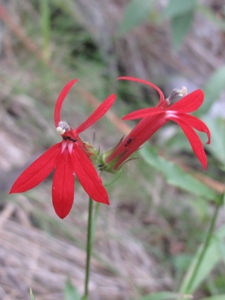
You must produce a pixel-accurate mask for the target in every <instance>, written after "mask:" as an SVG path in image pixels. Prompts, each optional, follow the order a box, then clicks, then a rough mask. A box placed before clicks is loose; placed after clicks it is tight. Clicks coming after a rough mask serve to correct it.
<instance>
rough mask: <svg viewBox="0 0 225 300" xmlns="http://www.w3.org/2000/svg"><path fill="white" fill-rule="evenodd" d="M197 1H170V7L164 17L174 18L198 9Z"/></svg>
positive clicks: (166, 9) (165, 11)
mask: <svg viewBox="0 0 225 300" xmlns="http://www.w3.org/2000/svg"><path fill="white" fill-rule="evenodd" d="M196 4H197V1H196V0H188V1H180V0H170V2H169V4H168V6H167V7H166V8H165V10H164V12H163V15H164V17H167V18H174V17H178V16H180V15H184V14H186V13H188V12H190V11H193V10H194V9H195V8H196Z"/></svg>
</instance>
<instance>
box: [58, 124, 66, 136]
mask: <svg viewBox="0 0 225 300" xmlns="http://www.w3.org/2000/svg"><path fill="white" fill-rule="evenodd" d="M56 131H57V132H58V133H59V134H63V133H65V131H66V130H65V129H63V128H62V127H60V126H58V127H56Z"/></svg>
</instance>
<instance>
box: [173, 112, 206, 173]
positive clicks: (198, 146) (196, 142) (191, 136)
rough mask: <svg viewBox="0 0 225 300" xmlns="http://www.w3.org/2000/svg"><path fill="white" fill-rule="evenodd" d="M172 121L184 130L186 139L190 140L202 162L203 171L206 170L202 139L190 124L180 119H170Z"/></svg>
mask: <svg viewBox="0 0 225 300" xmlns="http://www.w3.org/2000/svg"><path fill="white" fill-rule="evenodd" d="M170 120H172V121H174V122H176V123H177V124H178V125H179V126H180V127H181V128H182V130H183V132H184V133H185V135H186V137H187V138H188V140H189V143H190V145H191V147H192V149H193V151H194V153H195V155H196V156H197V158H198V159H199V160H200V162H201V164H202V166H203V169H204V170H205V169H206V167H207V157H206V154H205V150H204V147H203V144H202V142H201V140H200V138H199V137H198V135H197V134H196V132H195V131H194V130H193V129H192V128H191V127H190V125H189V124H188V123H186V122H185V121H183V120H181V119H180V118H177V117H172V118H170Z"/></svg>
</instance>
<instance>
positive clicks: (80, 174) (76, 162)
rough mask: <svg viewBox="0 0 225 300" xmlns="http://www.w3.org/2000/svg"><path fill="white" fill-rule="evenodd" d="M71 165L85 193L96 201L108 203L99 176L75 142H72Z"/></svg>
mask: <svg viewBox="0 0 225 300" xmlns="http://www.w3.org/2000/svg"><path fill="white" fill-rule="evenodd" d="M72 165H73V169H74V171H75V173H76V176H77V178H78V179H79V181H80V183H81V185H82V186H83V188H84V190H85V191H86V192H87V194H88V195H89V196H90V197H91V198H92V199H93V200H95V201H97V202H101V203H104V204H109V198H108V194H107V191H106V189H105V187H104V186H103V184H102V180H101V178H100V177H99V175H98V173H97V171H96V170H95V168H94V166H93V164H92V162H91V160H90V159H89V158H88V157H87V156H86V154H85V153H84V152H83V151H82V149H81V148H80V146H79V145H77V144H76V143H74V151H73V153H72Z"/></svg>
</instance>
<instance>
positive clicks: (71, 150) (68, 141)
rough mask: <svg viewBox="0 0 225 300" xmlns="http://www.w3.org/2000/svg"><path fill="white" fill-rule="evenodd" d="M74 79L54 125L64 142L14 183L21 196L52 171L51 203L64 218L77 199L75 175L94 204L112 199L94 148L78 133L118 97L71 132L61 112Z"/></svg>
mask: <svg viewBox="0 0 225 300" xmlns="http://www.w3.org/2000/svg"><path fill="white" fill-rule="evenodd" d="M77 81H78V80H77V79H74V80H72V81H70V82H69V83H67V84H66V86H65V87H64V88H63V90H62V91H61V93H60V95H59V97H58V99H57V102H56V105H55V112H54V122H55V126H56V130H57V132H58V133H59V134H60V135H61V137H62V141H61V142H60V143H57V144H55V145H53V146H52V147H50V148H49V149H48V150H47V151H46V152H45V153H44V154H42V155H41V156H40V157H39V158H38V159H37V160H35V161H34V162H33V163H32V164H31V165H30V166H29V167H28V168H27V169H26V170H25V171H24V172H23V173H22V174H21V175H20V176H19V177H18V179H17V180H16V181H15V183H14V184H13V186H12V188H11V190H10V194H11V193H21V192H26V191H27V190H29V189H32V188H33V187H35V186H36V185H38V184H39V183H41V182H42V181H43V180H44V179H45V178H46V177H47V176H48V175H49V174H50V173H51V172H52V171H53V170H55V171H54V177H53V184H52V202H53V206H54V208H55V211H56V213H57V215H58V216H59V217H60V218H65V217H66V216H67V215H68V213H69V212H70V210H71V208H72V204H73V199H74V183H75V182H74V175H76V177H77V178H78V179H79V181H80V183H81V185H82V186H83V188H84V190H85V191H86V192H87V194H88V195H89V196H90V197H91V198H92V199H93V200H95V201H97V202H101V203H105V204H109V198H108V194H107V191H106V189H105V187H104V186H103V184H102V181H101V178H100V177H99V175H98V173H97V171H96V170H95V167H94V165H93V163H92V161H91V159H90V157H91V156H92V155H93V151H92V150H93V149H92V148H91V147H90V144H88V147H86V144H85V143H84V142H83V141H82V140H81V138H80V137H79V134H80V133H81V132H83V131H84V130H85V129H87V128H88V127H90V126H91V125H92V124H94V123H95V122H96V121H97V120H99V119H100V118H101V117H102V116H103V115H105V113H106V112H107V111H108V110H109V109H110V107H111V106H112V105H113V103H114V102H115V99H116V96H115V95H114V94H112V95H110V96H109V97H108V98H107V99H106V100H105V101H104V102H103V103H102V104H100V106H99V107H98V108H97V109H96V110H95V111H94V112H93V113H92V114H91V115H90V117H89V118H88V119H87V120H86V121H84V122H83V123H82V124H81V125H80V126H78V127H77V128H76V129H72V128H71V127H70V126H69V125H68V124H67V123H66V122H64V121H62V120H61V117H60V112H61V108H62V104H63V101H64V99H65V97H66V95H67V94H68V92H69V90H70V89H71V87H72V86H73V85H74V84H75V83H76V82H77Z"/></svg>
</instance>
